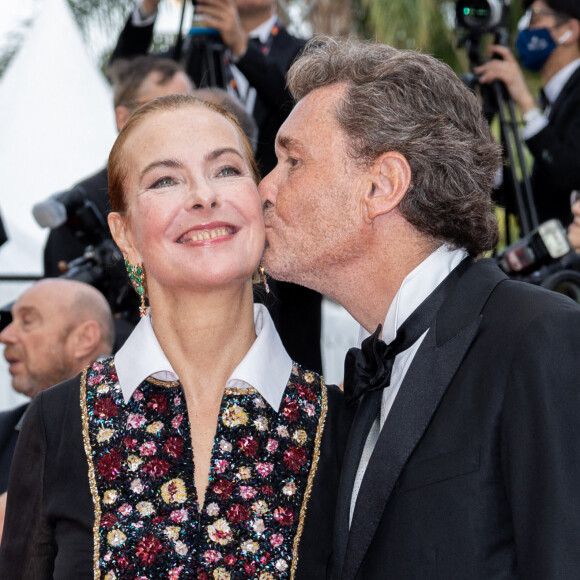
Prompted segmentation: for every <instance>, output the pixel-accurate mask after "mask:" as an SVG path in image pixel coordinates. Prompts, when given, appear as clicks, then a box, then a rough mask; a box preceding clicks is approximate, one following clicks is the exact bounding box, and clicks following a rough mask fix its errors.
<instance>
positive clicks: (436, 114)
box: [288, 37, 501, 255]
mask: <svg viewBox="0 0 580 580" xmlns="http://www.w3.org/2000/svg"><path fill="white" fill-rule="evenodd" d="M333 84H344V85H345V87H346V90H345V93H344V97H343V99H342V101H341V102H340V103H339V104H338V106H337V108H336V111H335V112H334V114H335V116H336V119H337V121H338V124H339V126H340V127H341V128H342V130H343V131H344V133H345V135H346V137H347V140H348V143H349V155H350V156H351V158H352V159H353V160H354V161H356V162H359V163H362V164H370V163H372V162H373V161H374V160H376V159H377V158H378V157H379V156H380V155H382V154H383V153H386V152H388V151H398V152H399V153H401V154H402V155H404V156H405V158H406V159H407V161H408V163H409V165H410V167H411V185H410V187H409V189H408V191H407V193H406V195H405V197H404V198H403V200H402V201H401V203H400V204H399V210H400V211H401V214H402V215H403V217H404V218H405V219H406V220H407V221H408V222H409V223H410V224H411V225H413V226H414V227H415V228H416V229H417V230H418V231H420V232H422V233H423V234H425V235H428V236H431V237H432V238H433V239H435V240H437V241H438V242H439V243H440V242H447V243H448V244H450V245H452V246H454V247H464V248H466V249H467V250H468V251H469V252H470V254H472V255H477V254H480V253H482V252H484V251H487V250H490V249H492V248H493V247H494V246H495V244H496V243H497V238H498V230H497V220H496V218H495V214H494V204H493V202H492V199H491V191H492V188H493V184H494V179H495V176H496V173H497V170H498V169H499V167H500V159H501V157H500V148H499V146H498V145H497V144H496V143H495V141H494V140H493V138H492V136H491V134H490V131H489V127H488V125H487V122H486V121H485V119H484V117H483V115H482V113H481V105H480V103H479V101H478V100H477V98H476V96H475V95H474V94H473V93H472V92H471V91H470V90H469V89H468V88H467V87H466V86H465V85H464V84H463V83H462V82H461V80H460V79H459V78H458V77H457V75H456V74H455V73H454V72H453V71H452V70H451V69H450V68H449V67H448V66H447V65H446V64H444V63H442V62H440V61H438V60H437V59H435V58H433V57H431V56H428V55H425V54H421V53H419V52H415V51H404V50H403V51H402V50H397V49H395V48H392V47H390V46H386V45H382V44H375V43H370V42H359V41H351V40H346V39H334V38H328V37H318V38H314V39H313V40H312V41H310V43H309V44H308V45H307V46H306V48H305V49H304V51H303V52H302V53H301V55H300V57H299V58H298V59H297V60H296V61H295V62H294V64H293V65H292V68H291V69H290V71H289V73H288V86H289V88H290V91H291V93H292V95H293V97H294V98H295V99H296V100H297V101H298V100H300V99H302V98H304V97H305V96H306V95H307V94H308V93H310V92H312V91H314V90H316V89H318V88H321V87H325V86H329V85H333Z"/></svg>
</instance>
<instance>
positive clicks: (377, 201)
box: [365, 151, 411, 221]
mask: <svg viewBox="0 0 580 580" xmlns="http://www.w3.org/2000/svg"><path fill="white" fill-rule="evenodd" d="M410 185H411V167H410V166H409V162H408V161H407V159H406V158H405V156H404V155H402V154H401V153H399V152H398V151H388V152H387V153H383V154H382V155H380V156H379V157H378V158H377V160H376V161H375V162H374V164H373V167H372V182H371V187H370V188H369V191H368V192H367V193H366V196H365V204H366V212H367V217H368V219H369V220H370V221H372V220H374V219H375V218H377V217H379V216H381V215H385V214H387V213H389V212H391V211H393V210H394V209H395V208H396V207H397V206H398V205H399V203H401V200H402V199H403V198H404V197H405V194H406V193H407V190H408V189H409V186H410Z"/></svg>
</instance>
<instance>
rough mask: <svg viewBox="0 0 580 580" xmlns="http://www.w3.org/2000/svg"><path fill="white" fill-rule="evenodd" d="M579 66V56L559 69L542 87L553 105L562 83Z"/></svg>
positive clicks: (568, 78)
mask: <svg viewBox="0 0 580 580" xmlns="http://www.w3.org/2000/svg"><path fill="white" fill-rule="evenodd" d="M578 67H580V58H577V59H576V60H573V61H572V62H571V63H569V64H567V65H566V66H565V67H564V68H563V69H561V70H559V71H558V72H557V73H556V74H555V75H554V76H553V77H552V78H551V79H550V80H549V81H548V82H547V83H546V86H545V87H544V93H545V94H546V97H547V98H548V101H550V104H551V105H553V104H554V103H555V102H556V99H557V98H558V97H559V96H560V93H561V92H562V89H563V88H564V85H565V84H566V83H567V82H568V81H569V80H570V77H571V76H572V75H573V74H574V72H575V71H576V69H577V68H578Z"/></svg>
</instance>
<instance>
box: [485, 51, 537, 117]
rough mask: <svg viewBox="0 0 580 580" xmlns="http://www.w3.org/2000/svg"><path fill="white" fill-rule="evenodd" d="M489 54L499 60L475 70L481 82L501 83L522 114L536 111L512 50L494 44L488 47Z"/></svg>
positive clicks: (494, 59) (492, 60)
mask: <svg viewBox="0 0 580 580" xmlns="http://www.w3.org/2000/svg"><path fill="white" fill-rule="evenodd" d="M488 52H489V54H490V56H498V57H499V58H492V59H490V60H489V61H488V62H486V63H484V64H482V65H480V66H478V67H476V68H475V69H474V72H475V73H476V74H477V75H479V82H480V83H481V84H488V83H492V82H493V81H501V82H502V83H503V84H504V85H505V87H506V89H507V91H508V93H509V95H510V97H511V98H512V100H513V102H514V103H515V104H516V106H517V107H518V108H519V109H520V111H521V113H522V114H524V113H527V112H528V111H531V110H532V109H535V108H536V106H537V105H536V102H535V100H534V97H533V96H532V93H530V90H529V89H528V86H527V85H526V81H525V79H524V75H523V73H522V71H521V69H520V67H519V65H518V63H517V61H516V59H515V58H514V55H513V54H512V52H511V50H510V49H509V48H506V47H505V46H501V45H498V44H494V45H491V46H489V47H488Z"/></svg>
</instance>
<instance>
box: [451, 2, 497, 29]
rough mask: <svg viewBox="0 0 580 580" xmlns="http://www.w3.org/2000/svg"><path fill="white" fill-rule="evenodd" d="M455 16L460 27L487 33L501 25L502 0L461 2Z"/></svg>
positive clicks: (457, 6)
mask: <svg viewBox="0 0 580 580" xmlns="http://www.w3.org/2000/svg"><path fill="white" fill-rule="evenodd" d="M455 15H456V18H457V24H458V25H459V26H462V27H463V28H468V29H471V30H477V31H482V32H485V31H488V30H492V29H493V28H495V27H496V26H497V25H498V24H500V22H501V17H502V4H501V1H500V0H459V1H458V2H457V4H456V12H455Z"/></svg>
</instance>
